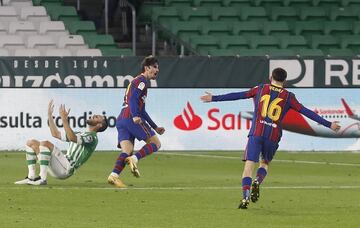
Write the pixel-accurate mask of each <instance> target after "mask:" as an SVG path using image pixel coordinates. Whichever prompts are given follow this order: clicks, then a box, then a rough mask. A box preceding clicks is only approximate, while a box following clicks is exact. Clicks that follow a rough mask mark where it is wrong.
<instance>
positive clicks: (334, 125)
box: [330, 121, 341, 132]
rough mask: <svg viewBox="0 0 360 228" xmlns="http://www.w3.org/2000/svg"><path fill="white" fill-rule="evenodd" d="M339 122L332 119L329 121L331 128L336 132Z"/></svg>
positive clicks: (338, 128)
mask: <svg viewBox="0 0 360 228" xmlns="http://www.w3.org/2000/svg"><path fill="white" fill-rule="evenodd" d="M338 123H339V122H338V121H334V122H332V123H331V127H330V128H331V130H333V131H335V132H338V131H339V130H340V127H341V126H340V125H339V124H338Z"/></svg>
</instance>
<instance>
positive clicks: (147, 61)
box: [141, 55, 159, 72]
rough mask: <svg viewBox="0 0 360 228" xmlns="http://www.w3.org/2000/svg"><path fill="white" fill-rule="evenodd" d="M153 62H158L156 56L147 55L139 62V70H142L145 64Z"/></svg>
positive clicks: (150, 64) (149, 64)
mask: <svg viewBox="0 0 360 228" xmlns="http://www.w3.org/2000/svg"><path fill="white" fill-rule="evenodd" d="M155 64H159V62H158V60H157V58H155V57H154V56H152V55H149V56H147V57H145V58H144V60H143V61H142V62H141V70H142V71H143V72H144V71H145V67H146V66H154V65H155Z"/></svg>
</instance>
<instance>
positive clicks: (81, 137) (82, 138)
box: [76, 132, 95, 145]
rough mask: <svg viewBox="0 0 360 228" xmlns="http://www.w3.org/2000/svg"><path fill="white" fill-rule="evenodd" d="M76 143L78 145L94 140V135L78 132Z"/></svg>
mask: <svg viewBox="0 0 360 228" xmlns="http://www.w3.org/2000/svg"><path fill="white" fill-rule="evenodd" d="M76 139H77V140H76V143H77V144H79V145H83V144H89V143H92V142H94V141H95V136H94V135H91V134H81V133H80V132H79V133H77V134H76Z"/></svg>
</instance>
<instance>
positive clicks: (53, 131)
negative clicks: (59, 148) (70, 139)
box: [48, 100, 61, 139]
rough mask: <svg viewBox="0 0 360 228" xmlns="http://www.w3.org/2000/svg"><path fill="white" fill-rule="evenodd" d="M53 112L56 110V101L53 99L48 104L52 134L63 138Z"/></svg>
mask: <svg viewBox="0 0 360 228" xmlns="http://www.w3.org/2000/svg"><path fill="white" fill-rule="evenodd" d="M53 112H54V101H53V100H51V101H50V102H49V104H48V120H49V128H50V132H51V135H52V136H53V137H55V138H57V139H61V133H60V131H59V130H58V128H57V127H56V125H55V122H54V119H53Z"/></svg>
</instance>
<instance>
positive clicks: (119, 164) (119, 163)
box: [111, 153, 129, 177]
mask: <svg viewBox="0 0 360 228" xmlns="http://www.w3.org/2000/svg"><path fill="white" fill-rule="evenodd" d="M128 156H129V155H128V154H127V153H120V154H119V157H118V158H117V160H116V162H115V166H114V169H113V171H112V173H111V175H114V174H116V175H114V176H116V177H118V176H119V174H120V173H121V171H122V170H123V169H124V167H125V165H126V162H125V159H126V158H127V157H128Z"/></svg>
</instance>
